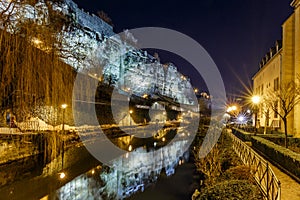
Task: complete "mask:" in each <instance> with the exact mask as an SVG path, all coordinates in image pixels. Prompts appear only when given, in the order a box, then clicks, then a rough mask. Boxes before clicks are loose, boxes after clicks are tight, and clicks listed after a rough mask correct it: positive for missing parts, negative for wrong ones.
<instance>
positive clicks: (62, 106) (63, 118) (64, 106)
mask: <svg viewBox="0 0 300 200" xmlns="http://www.w3.org/2000/svg"><path fill="white" fill-rule="evenodd" d="M67 107H68V105H67V104H65V103H64V104H62V105H61V108H62V109H63V117H62V132H63V133H65V110H66V108H67Z"/></svg>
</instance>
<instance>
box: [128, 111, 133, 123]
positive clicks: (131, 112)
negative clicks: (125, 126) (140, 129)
mask: <svg viewBox="0 0 300 200" xmlns="http://www.w3.org/2000/svg"><path fill="white" fill-rule="evenodd" d="M129 113H130V115H129V120H130V126H131V125H132V122H131V114H132V113H133V110H129Z"/></svg>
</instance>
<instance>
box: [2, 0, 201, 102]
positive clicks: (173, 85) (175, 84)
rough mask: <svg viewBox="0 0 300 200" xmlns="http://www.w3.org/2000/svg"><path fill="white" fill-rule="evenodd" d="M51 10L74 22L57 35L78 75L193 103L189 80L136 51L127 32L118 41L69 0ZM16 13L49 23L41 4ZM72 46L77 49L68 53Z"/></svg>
mask: <svg viewBox="0 0 300 200" xmlns="http://www.w3.org/2000/svg"><path fill="white" fill-rule="evenodd" d="M3 2H7V3H6V4H3V3H2V7H1V5H0V11H1V10H4V9H5V5H8V2H9V1H8V0H4V1H3ZM24 7H25V8H24ZM53 8H54V10H58V11H60V12H61V13H63V14H64V15H66V16H68V17H69V18H70V19H71V20H72V22H73V23H72V24H73V27H72V28H69V29H67V30H65V31H63V32H61V33H59V34H58V37H60V38H62V45H61V49H62V50H61V52H60V55H61V57H62V60H63V61H64V62H66V63H67V64H69V65H71V66H73V67H74V68H76V69H77V70H78V71H79V72H83V73H89V74H91V75H93V77H94V78H97V79H99V81H103V82H104V83H107V84H109V85H113V86H115V87H116V88H118V90H119V92H120V93H122V92H123V93H124V92H125V93H127V94H135V95H137V96H143V95H145V94H148V95H149V94H150V95H152V94H157V93H159V94H161V95H164V96H167V97H169V98H172V99H173V100H174V101H176V102H178V103H182V104H187V105H193V104H194V103H196V102H195V100H194V98H193V97H194V93H193V88H192V86H191V84H190V81H189V79H188V78H186V77H184V76H183V75H182V74H180V73H179V72H178V71H177V68H176V66H175V65H173V64H171V63H170V64H164V65H163V64H161V63H159V61H158V60H157V59H156V58H154V57H153V56H151V55H149V54H148V53H147V52H146V51H142V50H139V49H136V48H135V47H134V44H135V43H136V39H135V38H134V37H133V36H132V35H131V34H130V33H129V32H128V31H125V32H124V34H123V35H124V38H123V37H122V38H121V37H120V36H119V35H116V34H115V33H114V32H113V28H112V27H111V26H110V25H108V24H107V23H106V22H104V21H103V20H102V19H100V18H99V17H97V16H95V15H93V14H92V15H90V14H88V13H86V12H84V11H83V10H81V9H79V8H78V6H77V5H76V4H75V3H74V2H73V1H72V0H64V3H62V4H56V3H53ZM19 9H21V10H22V11H23V12H22V13H24V16H25V18H27V19H31V20H32V19H33V20H35V21H36V23H37V24H43V23H49V19H48V16H47V15H48V10H47V7H46V6H45V3H44V1H43V0H40V1H38V3H37V4H36V5H25V6H24V5H23V8H21V7H19ZM50 23H51V22H50ZM74 44H80V45H78V46H76V47H75V48H72V49H71V50H70V46H72V47H73V46H74ZM78 55H81V57H80V56H78Z"/></svg>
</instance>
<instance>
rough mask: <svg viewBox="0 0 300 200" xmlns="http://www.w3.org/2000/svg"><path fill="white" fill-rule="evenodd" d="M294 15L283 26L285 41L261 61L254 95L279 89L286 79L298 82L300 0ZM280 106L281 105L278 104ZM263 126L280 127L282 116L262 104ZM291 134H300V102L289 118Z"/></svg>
mask: <svg viewBox="0 0 300 200" xmlns="http://www.w3.org/2000/svg"><path fill="white" fill-rule="evenodd" d="M291 6H292V7H293V8H294V12H293V14H291V16H289V18H288V19H287V20H286V21H285V22H284V23H283V25H282V44H281V41H277V42H276V45H275V47H273V48H271V49H270V51H269V52H268V53H267V55H266V56H265V57H264V58H263V59H262V61H261V63H260V69H259V71H258V72H257V73H256V74H255V75H254V77H253V78H252V79H253V89H254V94H256V95H263V94H265V93H266V92H269V91H272V90H273V91H276V90H279V88H280V87H279V86H280V84H281V83H282V82H288V81H292V80H293V81H296V79H297V75H298V74H300V0H293V1H292V3H291ZM278 109H279V106H278ZM258 123H259V125H260V126H270V127H273V128H280V129H281V130H282V131H283V126H282V124H281V123H280V118H279V116H277V115H276V114H275V113H274V112H272V111H269V112H268V111H267V110H266V108H265V107H264V106H263V105H262V104H260V108H259V113H258ZM288 133H289V134H300V105H297V106H296V107H295V108H294V110H293V111H292V112H291V113H290V114H289V117H288Z"/></svg>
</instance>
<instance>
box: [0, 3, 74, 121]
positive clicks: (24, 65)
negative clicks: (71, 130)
mask: <svg viewBox="0 0 300 200" xmlns="http://www.w3.org/2000/svg"><path fill="white" fill-rule="evenodd" d="M11 2H15V4H7V5H6V6H10V9H7V10H10V12H9V13H8V12H7V11H5V10H2V12H0V17H1V22H2V24H1V25H2V29H1V30H0V44H1V45H0V91H1V93H0V106H1V111H2V113H4V112H5V111H7V110H9V111H10V112H12V113H13V114H14V115H16V118H17V119H18V121H23V120H25V119H26V118H27V117H29V116H37V117H40V118H42V119H43V120H45V121H46V122H48V123H50V124H52V125H56V124H59V123H61V113H62V111H61V110H60V105H61V104H63V103H67V104H68V105H71V98H72V87H73V82H74V79H75V76H76V70H74V69H73V68H72V67H71V66H69V65H67V64H65V63H63V62H62V61H61V53H60V49H59V48H60V47H61V46H62V45H61V42H62V38H60V37H59V35H60V34H59V33H61V32H62V31H64V30H66V29H67V28H68V27H70V26H72V22H71V20H70V19H69V18H68V17H67V16H65V15H63V14H62V13H60V12H59V11H57V10H54V9H53V6H52V5H53V3H59V2H61V1H44V4H43V5H42V6H40V8H41V10H44V9H45V8H44V7H45V6H46V7H47V11H48V12H47V15H45V16H44V17H41V18H40V19H39V21H37V20H31V19H25V17H24V16H22V15H20V12H18V10H15V12H12V11H11V10H12V9H20V10H21V7H22V4H24V3H30V4H35V5H36V3H37V2H38V1H10V3H11ZM17 3H18V6H16V5H17ZM38 11H39V10H38ZM4 12H6V15H4V14H3V13H4ZM7 15H9V16H7ZM13 15H17V16H18V17H16V16H13ZM41 15H42V14H41ZM10 19H12V20H10ZM12 25H13V29H11V27H12ZM8 29H10V30H9V31H8ZM67 109H69V111H71V106H69V107H68V108H67ZM66 113H70V112H66ZM66 117H67V116H66ZM67 118H68V117H67ZM69 123H71V122H69Z"/></svg>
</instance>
